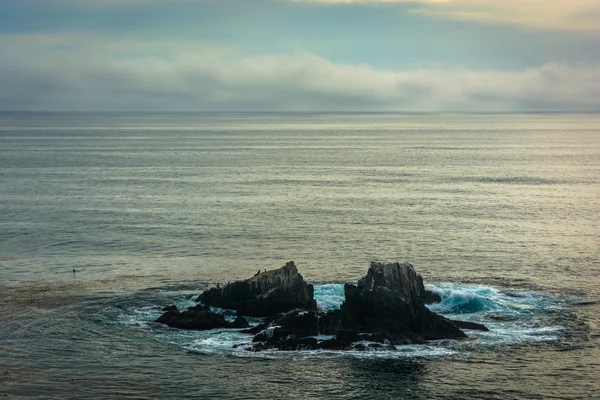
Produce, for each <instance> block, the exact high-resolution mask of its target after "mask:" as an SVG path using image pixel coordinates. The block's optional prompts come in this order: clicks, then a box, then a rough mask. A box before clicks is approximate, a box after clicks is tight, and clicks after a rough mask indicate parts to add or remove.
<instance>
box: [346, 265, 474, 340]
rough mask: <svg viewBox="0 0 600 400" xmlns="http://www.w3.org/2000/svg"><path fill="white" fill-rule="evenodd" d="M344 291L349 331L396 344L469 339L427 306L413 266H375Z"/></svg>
mask: <svg viewBox="0 0 600 400" xmlns="http://www.w3.org/2000/svg"><path fill="white" fill-rule="evenodd" d="M344 292H345V297H346V300H345V302H344V303H343V304H342V306H341V310H340V311H341V319H342V324H343V327H344V329H345V330H348V331H358V332H365V333H375V334H380V335H383V336H384V337H386V338H387V339H388V340H389V341H390V343H392V344H405V343H422V342H424V341H426V340H436V339H448V338H453V339H454V338H464V337H466V335H465V333H464V332H462V331H461V330H460V329H459V328H457V327H456V326H455V325H454V324H452V322H450V321H449V320H448V319H446V318H444V317H441V316H439V315H437V314H435V313H433V312H431V311H429V309H428V308H427V307H425V304H424V300H423V299H424V297H425V288H424V287H423V278H422V277H421V275H419V274H417V272H416V271H415V270H414V268H413V266H412V265H411V264H409V263H404V264H399V263H372V264H371V266H370V267H369V271H368V272H367V275H366V276H365V277H364V278H362V279H360V280H359V281H358V285H357V286H354V285H348V284H347V285H346V286H345V287H344Z"/></svg>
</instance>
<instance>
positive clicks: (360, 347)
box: [354, 343, 367, 351]
mask: <svg viewBox="0 0 600 400" xmlns="http://www.w3.org/2000/svg"><path fill="white" fill-rule="evenodd" d="M354 350H358V351H365V350H367V346H365V345H364V344H362V343H358V344H355V345H354Z"/></svg>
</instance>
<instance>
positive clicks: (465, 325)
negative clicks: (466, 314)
mask: <svg viewBox="0 0 600 400" xmlns="http://www.w3.org/2000/svg"><path fill="white" fill-rule="evenodd" d="M450 322H452V324H453V325H454V326H456V327H457V328H460V329H471V330H474V331H484V332H489V329H488V328H487V327H486V326H485V325H483V324H478V323H476V322H467V321H456V320H453V319H451V320H450Z"/></svg>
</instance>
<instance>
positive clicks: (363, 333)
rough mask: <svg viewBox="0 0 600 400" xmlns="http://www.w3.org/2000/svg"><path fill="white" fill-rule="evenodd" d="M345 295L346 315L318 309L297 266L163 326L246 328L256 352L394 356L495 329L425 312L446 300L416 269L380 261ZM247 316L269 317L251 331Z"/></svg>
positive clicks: (172, 316) (208, 295) (220, 291)
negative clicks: (228, 312) (232, 315)
mask: <svg viewBox="0 0 600 400" xmlns="http://www.w3.org/2000/svg"><path fill="white" fill-rule="evenodd" d="M344 295H345V301H344V303H343V304H342V305H341V308H340V309H339V310H333V311H328V312H325V311H319V310H317V304H316V301H315V299H314V297H313V286H312V285H310V284H307V283H306V282H305V281H304V279H303V278H302V275H300V274H299V273H298V269H297V268H296V265H295V264H294V262H293V261H292V262H289V263H287V264H286V265H284V266H283V267H282V268H280V269H277V270H273V271H269V272H267V271H265V272H262V273H261V272H260V271H259V272H257V273H256V274H255V275H254V276H253V277H252V278H250V279H246V280H243V281H238V282H233V283H231V284H227V285H226V286H224V287H222V288H219V287H217V288H212V289H209V290H206V291H204V292H203V293H202V294H201V295H200V296H199V297H198V301H199V302H202V303H203V304H198V305H197V306H196V307H190V308H188V310H187V311H183V312H179V311H177V309H176V307H175V306H170V307H166V308H164V309H163V311H166V312H165V313H164V314H163V315H162V316H161V317H160V318H159V319H158V320H157V321H156V322H160V323H165V324H167V325H169V326H171V327H175V328H182V329H199V330H202V329H214V328H232V329H233V328H235V329H243V330H241V332H242V333H247V334H252V335H255V336H254V338H253V340H252V344H251V345H241V346H244V347H246V348H247V349H248V350H253V351H260V350H265V349H280V350H301V349H331V350H348V349H355V350H366V349H369V348H370V349H387V350H389V349H395V346H396V345H402V344H410V343H415V344H416V343H426V342H427V341H428V340H437V339H460V338H465V337H467V335H465V333H464V332H463V331H462V330H461V329H460V328H463V329H479V330H486V329H487V328H486V327H485V326H483V325H481V324H476V323H470V322H462V321H451V320H449V319H447V318H444V317H442V316H440V315H438V314H436V313H434V312H432V311H430V310H429V309H428V308H427V307H425V303H426V302H429V301H439V300H440V299H439V295H435V293H433V292H427V291H426V290H425V288H424V286H423V279H422V277H421V275H419V274H418V273H417V272H416V271H415V270H414V268H413V266H412V265H411V264H409V263H404V264H399V263H372V264H371V265H370V267H369V270H368V272H367V275H366V276H365V277H363V278H361V279H360V280H359V281H358V284H357V285H350V284H346V285H345V286H344ZM436 296H437V297H436ZM209 306H214V307H220V308H224V309H232V310H236V311H237V314H238V317H237V318H236V320H235V321H234V322H229V321H226V320H225V318H224V316H223V315H221V314H217V313H214V312H212V311H211V310H210V307H209ZM242 315H249V316H256V317H265V319H264V320H263V322H262V323H261V324H259V325H257V326H253V327H250V326H249V324H248V321H246V320H245V319H244V318H243V317H241V316H242ZM323 335H327V336H328V337H324V336H323ZM357 342H361V343H358V344H357ZM364 342H369V344H365V343H364Z"/></svg>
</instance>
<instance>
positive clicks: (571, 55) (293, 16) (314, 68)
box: [0, 0, 600, 112]
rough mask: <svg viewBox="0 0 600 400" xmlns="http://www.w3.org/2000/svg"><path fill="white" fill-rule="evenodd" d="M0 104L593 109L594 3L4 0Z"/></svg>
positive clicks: (598, 55)
mask: <svg viewBox="0 0 600 400" xmlns="http://www.w3.org/2000/svg"><path fill="white" fill-rule="evenodd" d="M0 110H127V111H130V110H180V111H210V110H218V111H265V110H271V111H277V110H281V111H295V110H298V111H378V110H379V111H478V112H480V111H484V112H485V111H491V112H506V111H577V112H585V111H600V0H415V1H411V0H364V1H358V0H357V1H353V0H0Z"/></svg>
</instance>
